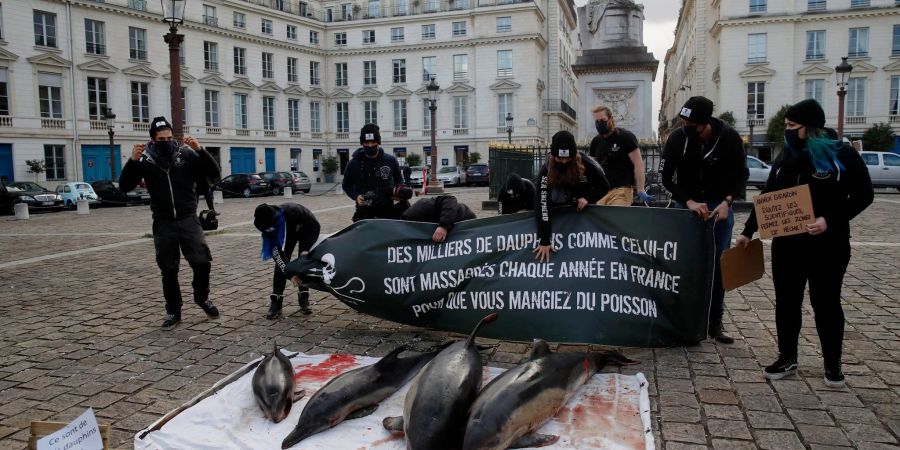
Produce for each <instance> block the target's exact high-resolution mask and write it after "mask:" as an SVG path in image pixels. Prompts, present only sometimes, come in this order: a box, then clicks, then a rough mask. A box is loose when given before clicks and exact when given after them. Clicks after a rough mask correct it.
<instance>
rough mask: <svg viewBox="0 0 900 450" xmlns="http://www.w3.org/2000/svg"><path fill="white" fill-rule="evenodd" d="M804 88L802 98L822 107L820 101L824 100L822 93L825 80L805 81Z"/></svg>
mask: <svg viewBox="0 0 900 450" xmlns="http://www.w3.org/2000/svg"><path fill="white" fill-rule="evenodd" d="M805 86H806V89H804V94H805V95H804V98H811V99H815V101H817V102H819V104H820V105H822V104H823V102H822V100H824V95H823V93H824V92H825V80H806V82H805Z"/></svg>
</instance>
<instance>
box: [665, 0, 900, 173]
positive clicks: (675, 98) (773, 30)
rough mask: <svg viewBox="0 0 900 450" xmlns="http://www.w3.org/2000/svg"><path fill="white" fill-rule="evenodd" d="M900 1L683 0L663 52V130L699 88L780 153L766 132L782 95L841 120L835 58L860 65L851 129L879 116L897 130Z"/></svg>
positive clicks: (765, 154) (763, 152) (851, 95)
mask: <svg viewBox="0 0 900 450" xmlns="http://www.w3.org/2000/svg"><path fill="white" fill-rule="evenodd" d="M898 5H900V2H898V1H896V0H791V1H784V2H782V1H773V0H740V1H721V0H685V1H684V2H683V5H682V10H681V14H680V16H679V18H678V25H677V28H676V32H675V43H674V45H673V46H672V48H671V49H670V50H669V52H668V53H667V54H666V58H665V63H666V68H665V82H664V85H663V98H662V103H661V108H660V112H659V119H660V135H662V136H665V135H666V134H667V133H668V132H670V131H671V130H672V129H673V128H674V127H676V126H678V124H677V117H678V111H679V108H680V107H681V105H682V104H683V103H684V101H685V100H686V99H687V98H688V97H690V96H692V95H703V96H706V97H708V98H710V99H711V100H712V101H713V102H715V104H716V112H715V114H716V115H719V114H721V113H723V112H725V111H731V112H732V114H733V116H734V118H735V119H736V126H735V128H736V129H737V130H738V131H739V132H740V133H741V134H742V135H743V136H745V137H746V139H747V140H748V141H750V140H751V139H750V125H751V124H752V125H753V136H752V143H753V148H752V149H751V153H752V154H756V155H758V156H760V157H761V158H762V159H765V160H768V159H771V158H772V157H774V155H773V154H772V150H773V148H775V147H777V146H776V145H775V144H774V143H771V142H767V139H766V137H765V135H766V129H767V127H768V123H769V119H771V118H772V116H774V115H775V114H776V113H777V112H778V110H779V109H780V108H781V107H782V106H783V105H785V104H791V103H795V102H797V101H799V100H802V99H805V98H815V99H816V100H818V101H819V103H821V104H822V106H823V108H824V109H825V115H826V121H827V126H829V127H835V128H836V127H837V122H838V97H837V84H836V83H837V77H836V74H835V71H834V68H835V66H837V65H838V64H840V62H841V57H844V56H846V57H848V62H849V63H850V64H852V65H853V71H852V72H851V73H850V76H849V82H848V85H847V96H846V99H845V118H844V134H845V135H847V136H850V137H859V136H861V135H862V133H863V132H864V131H865V130H866V129H868V128H869V127H871V126H872V125H874V124H876V123H882V122H885V123H890V124H891V125H892V127H893V128H894V130H895V133H897V132H900V110H898V106H900V101H898V100H900V8H897V6H898Z"/></svg>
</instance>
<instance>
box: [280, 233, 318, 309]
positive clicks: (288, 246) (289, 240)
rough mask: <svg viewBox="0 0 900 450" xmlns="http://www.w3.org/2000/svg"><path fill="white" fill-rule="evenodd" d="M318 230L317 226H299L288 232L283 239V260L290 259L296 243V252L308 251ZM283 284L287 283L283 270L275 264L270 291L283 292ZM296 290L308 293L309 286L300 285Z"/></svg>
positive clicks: (316, 236) (316, 237)
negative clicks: (298, 229) (293, 231)
mask: <svg viewBox="0 0 900 450" xmlns="http://www.w3.org/2000/svg"><path fill="white" fill-rule="evenodd" d="M319 231H320V230H319V227H318V226H316V227H314V228H313V227H309V226H307V227H304V228H301V229H300V231H299V232H296V233H288V234H287V236H286V237H285V239H284V260H285V262H287V261H290V260H291V255H292V254H293V253H294V247H297V245H298V244H299V250H297V253H298V254H300V253H303V252H308V251H309V249H311V248H312V246H313V245H314V244H315V243H316V240H317V239H319ZM285 285H287V278H286V277H285V276H284V272H282V271H281V268H280V267H278V264H275V274H274V275H273V277H272V293H273V294H276V295H281V294H284V287H285ZM297 290H298V291H299V293H300V294H301V295H309V288H308V287H306V286H303V285H301V286H299V287H298V288H297Z"/></svg>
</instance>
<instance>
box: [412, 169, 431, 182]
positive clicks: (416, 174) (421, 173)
mask: <svg viewBox="0 0 900 450" xmlns="http://www.w3.org/2000/svg"><path fill="white" fill-rule="evenodd" d="M410 171H411V172H410V174H409V185H410V186H412V187H420V186H423V185H424V180H425V177H426V176H430V175H431V171H430V170H428V167H426V166H417V167H410Z"/></svg>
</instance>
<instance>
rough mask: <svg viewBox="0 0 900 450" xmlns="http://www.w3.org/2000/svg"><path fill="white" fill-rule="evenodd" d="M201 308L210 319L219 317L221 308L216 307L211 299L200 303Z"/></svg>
mask: <svg viewBox="0 0 900 450" xmlns="http://www.w3.org/2000/svg"><path fill="white" fill-rule="evenodd" d="M198 304H199V305H200V308H202V309H203V312H205V313H206V317H209V318H210V319H216V318H218V317H219V308H216V306H215V305H213V304H212V302H211V301H209V300H207V301H205V302H203V303H198Z"/></svg>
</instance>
